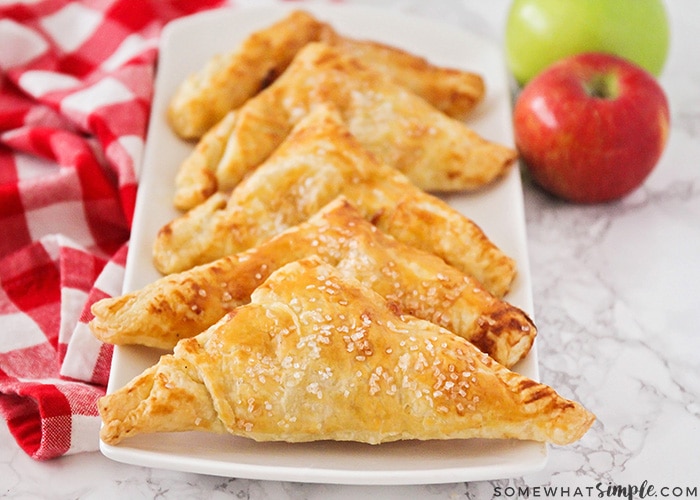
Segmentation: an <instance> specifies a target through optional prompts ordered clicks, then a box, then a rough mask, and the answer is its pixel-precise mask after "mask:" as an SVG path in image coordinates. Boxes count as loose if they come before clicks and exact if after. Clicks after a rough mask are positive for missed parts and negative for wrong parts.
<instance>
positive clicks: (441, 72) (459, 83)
mask: <svg viewBox="0 0 700 500" xmlns="http://www.w3.org/2000/svg"><path fill="white" fill-rule="evenodd" d="M319 41H322V42H324V43H328V44H332V45H334V46H336V47H339V48H341V49H342V50H343V51H345V52H346V53H348V54H351V55H354V56H356V57H359V58H361V59H362V60H363V61H364V62H365V63H366V64H368V65H369V66H371V67H373V68H375V69H376V70H377V71H379V72H381V73H383V74H386V75H388V76H389V77H390V78H391V79H392V80H394V81H396V82H397V83H399V84H401V85H404V86H406V87H408V88H409V89H411V90H412V91H413V92H415V93H416V94H418V95H419V96H421V97H423V98H424V99H426V100H427V101H428V102H430V103H431V104H433V105H434V106H435V107H437V108H438V109H440V110H442V111H444V112H445V113H447V114H449V115H451V116H453V117H456V118H464V117H465V116H466V115H467V114H468V113H469V111H471V110H472V108H473V107H474V106H475V105H476V104H478V103H479V102H480V101H481V100H482V99H483V96H484V92H485V88H484V82H483V79H482V78H481V76H480V75H478V74H477V73H474V72H468V71H461V70H457V69H452V68H443V67H439V66H435V65H433V64H430V63H429V62H428V61H427V60H426V59H424V58H422V57H419V56H416V55H414V54H411V53H409V52H406V51H404V50H401V49H398V48H396V47H391V46H388V45H385V44H381V43H377V42H372V41H364V40H356V39H352V38H348V37H345V36H342V35H340V34H338V33H337V32H336V31H335V30H334V29H333V27H332V26H331V25H330V24H328V23H325V22H322V21H319V20H318V19H316V18H315V17H314V16H312V15H311V14H309V13H308V12H305V11H301V10H296V11H293V12H291V13H290V14H288V15H287V16H285V17H284V18H283V19H281V20H279V21H277V22H275V23H274V24H272V25H270V26H268V27H266V28H263V29H260V30H257V31H255V32H253V33H252V34H251V35H250V36H248V37H246V38H245V39H244V40H243V41H242V42H241V44H240V45H239V46H238V47H236V48H235V50H233V51H231V52H228V53H224V54H218V55H216V56H214V57H213V58H212V59H210V60H209V61H208V62H207V63H206V64H205V65H204V67H203V68H202V69H201V70H200V71H198V72H196V73H193V74H191V75H189V76H188V78H187V79H185V80H184V81H183V82H182V83H181V84H180V86H179V87H178V89H177V90H176V92H175V94H174V95H173V97H172V99H171V101H170V103H169V106H168V119H169V122H170V125H171V127H172V128H173V130H174V131H175V132H176V133H177V134H178V135H179V136H180V137H183V138H185V139H198V138H200V137H201V136H202V135H204V133H206V132H207V131H208V130H209V129H210V128H211V127H213V126H214V124H216V123H218V122H219V121H220V120H221V119H222V118H223V117H224V115H226V113H228V112H229V111H231V110H232V109H236V108H239V107H240V106H242V105H243V103H245V102H246V101H247V100H248V99H250V98H251V97H253V96H255V95H256V94H257V93H258V92H260V91H261V90H262V89H264V88H265V87H267V86H268V85H269V84H270V83H272V82H273V81H274V80H275V79H276V78H277V77H278V76H279V75H280V74H282V72H283V71H284V70H285V69H286V68H287V66H288V65H289V63H290V62H291V61H292V59H294V56H295V55H296V53H297V52H298V51H299V50H301V48H302V47H303V46H304V45H306V44H307V43H310V42H319Z"/></svg>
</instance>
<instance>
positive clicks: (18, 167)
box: [0, 0, 221, 460]
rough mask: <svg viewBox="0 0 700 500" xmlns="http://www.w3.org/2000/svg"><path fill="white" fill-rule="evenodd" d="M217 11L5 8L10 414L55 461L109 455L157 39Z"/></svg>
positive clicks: (0, 21)
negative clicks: (116, 304)
mask: <svg viewBox="0 0 700 500" xmlns="http://www.w3.org/2000/svg"><path fill="white" fill-rule="evenodd" d="M220 3H221V2H220V0H204V1H200V0H179V1H177V0H170V1H159V0H82V1H68V0H43V1H42V0H37V1H33V2H26V1H17V2H16V3H13V2H11V1H10V2H0V67H1V68H2V74H1V75H0V77H1V80H0V228H1V229H0V231H1V233H0V234H1V235H2V236H1V237H0V414H2V416H3V417H4V419H5V421H6V422H7V425H8V427H9V429H10V432H11V433H12V435H13V436H14V437H15V438H16V441H17V443H18V445H19V446H20V447H21V448H22V449H23V450H24V451H26V452H27V454H29V455H30V456H31V457H32V458H34V459H37V460H45V459H50V458H54V457H58V456H61V455H66V454H72V453H78V452H83V451H92V450H96V449H97V448H98V429H99V426H100V419H99V416H98V413H97V409H96V400H97V399H98V398H99V397H100V396H102V395H103V394H104V391H105V385H106V383H107V379H108V376H109V367H110V360H111V355H112V350H111V347H110V346H107V345H104V344H101V343H100V342H99V341H97V340H96V339H95V338H94V337H93V336H92V335H91V334H90V332H89V331H88V327H87V322H88V321H89V320H90V312H89V308H90V305H91V304H92V303H93V302H94V301H95V300H98V299H100V298H102V297H106V296H113V295H116V294H119V293H120V291H121V285H122V279H123V274H124V264H125V260H126V254H127V248H128V239H129V230H130V226H131V219H132V215H133V209H134V200H135V197H136V187H137V172H138V166H139V163H140V158H141V151H142V149H143V144H144V139H145V133H146V126H147V123H148V118H149V110H150V103H151V97H152V89H153V78H154V72H155V62H156V56H157V47H158V37H159V34H160V32H161V30H162V28H163V26H164V25H165V24H166V23H167V22H169V21H170V20H172V19H175V18H177V17H180V16H184V15H188V14H192V13H195V12H196V11H199V10H203V9H209V8H213V7H217V6H219V5H220Z"/></svg>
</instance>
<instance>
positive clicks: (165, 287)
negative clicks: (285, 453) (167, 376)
mask: <svg viewBox="0 0 700 500" xmlns="http://www.w3.org/2000/svg"><path fill="white" fill-rule="evenodd" d="M311 255H317V256H319V257H320V258H321V259H323V260H324V261H325V262H327V263H329V264H331V265H333V266H335V267H336V268H337V269H338V270H339V271H340V273H341V274H342V275H343V276H347V277H349V278H353V279H357V280H358V281H359V282H361V283H362V284H363V285H364V286H367V287H369V288H371V289H372V290H374V291H375V292H377V293H379V294H380V295H381V296H382V297H383V298H384V299H385V300H386V301H387V305H388V306H389V307H391V308H392V309H394V310H395V311H397V312H399V313H402V314H410V315H413V316H416V317H418V318H422V319H425V320H428V321H432V322H434V323H436V324H439V325H441V326H443V327H444V328H447V329H448V330H450V331H452V332H454V333H456V334H457V335H460V336H461V337H464V338H465V339H467V340H469V341H470V342H472V343H473V344H474V345H475V346H476V347H477V348H479V349H480V350H482V351H483V352H485V353H487V354H489V355H490V356H491V357H493V358H494V359H495V360H496V361H498V362H499V363H501V364H503V365H505V366H508V367H511V366H513V365H514V364H516V363H517V362H518V361H520V360H521V359H522V358H523V357H525V355H527V353H528V352H529V350H530V348H531V347H532V344H533V342H534V339H535V335H536V328H535V325H534V324H533V322H532V320H531V319H530V318H529V317H528V316H527V314H526V313H524V312H523V311H522V310H520V309H518V308H516V307H514V306H512V305H510V304H508V303H507V302H504V301H502V300H500V299H497V298H496V297H494V296H493V295H491V294H490V293H488V292H487V291H486V290H484V289H483V287H482V286H481V285H480V284H479V283H478V282H477V281H476V280H474V279H473V278H471V277H469V276H467V275H465V274H464V273H462V272H460V271H459V270H457V269H456V268H454V267H452V266H450V265H448V264H446V263H445V262H444V261H443V260H442V259H440V258H439V257H437V256H435V255H432V254H429V253H427V252H424V251H422V250H420V249H417V248H414V247H411V246H408V245H405V244H403V243H401V242H399V241H397V240H395V239H394V238H392V237H391V236H389V235H387V234H385V233H383V232H382V231H380V230H379V229H377V228H376V226H374V225H372V224H371V223H370V222H368V221H366V220H365V219H363V218H362V216H361V214H360V213H359V212H358V211H357V209H356V208H355V207H353V206H352V205H351V204H350V203H349V202H348V201H347V200H345V199H343V198H339V199H336V200H334V201H333V202H331V203H330V204H329V205H327V206H326V207H324V208H323V209H322V210H321V211H319V212H318V213H317V214H315V215H313V216H312V217H311V218H310V219H309V220H308V221H307V222H303V223H301V224H299V225H297V226H294V227H292V228H290V229H288V230H286V231H284V232H282V233H281V234H279V235H277V236H275V237H273V238H271V239H269V240H267V241H265V242H264V243H262V244H260V245H258V246H256V247H253V248H251V249H250V250H248V251H245V252H242V253H237V254H234V255H230V256H227V257H223V258H221V259H218V260H216V261H214V262H211V263H209V264H205V265H202V266H197V267H195V268H192V269H190V270H187V271H184V272H182V273H177V274H173V275H169V276H164V277H163V278H161V279H159V280H157V281H156V282H154V283H151V284H149V285H147V286H146V287H144V288H142V289H140V290H137V291H134V292H131V293H127V294H124V295H122V296H119V297H115V298H106V299H103V300H101V301H98V302H96V303H95V304H93V306H92V313H93V315H94V318H93V320H92V321H91V322H90V327H91V329H92V331H93V333H94V334H95V336H96V337H97V338H99V339H100V340H102V341H105V342H109V343H112V344H142V345H147V346H151V347H158V348H163V349H172V348H173V347H174V346H175V344H176V343H177V342H178V341H179V340H180V339H183V338H187V337H193V336H195V335H197V334H199V333H201V332H202V331H204V330H205V329H207V328H208V327H209V326H211V325H212V324H214V323H215V322H216V321H218V320H219V319H220V318H221V317H222V316H224V315H225V314H226V313H228V312H230V311H232V310H233V309H235V308H236V307H238V306H241V305H244V304H247V303H248V302H249V301H250V296H251V294H252V293H253V291H254V290H255V288H256V287H257V286H259V285H260V284H261V283H262V282H263V281H264V280H265V279H267V277H268V276H269V275H270V274H271V273H272V272H273V271H275V270H277V269H279V268H280V267H281V266H283V265H285V264H287V263H290V262H292V261H295V260H298V259H301V258H305V257H308V256H311Z"/></svg>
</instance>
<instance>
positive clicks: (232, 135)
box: [174, 43, 517, 210]
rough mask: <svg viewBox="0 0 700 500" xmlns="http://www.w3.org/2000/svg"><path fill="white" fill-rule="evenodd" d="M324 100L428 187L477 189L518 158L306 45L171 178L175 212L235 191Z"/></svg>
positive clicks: (338, 57) (335, 55) (337, 54)
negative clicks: (174, 185) (313, 108)
mask: <svg viewBox="0 0 700 500" xmlns="http://www.w3.org/2000/svg"><path fill="white" fill-rule="evenodd" d="M322 103H332V104H333V105H334V106H335V107H336V108H337V109H338V110H339V112H340V114H341V116H342V118H343V120H344V122H345V123H346V125H347V127H348V129H349V130H350V132H351V133H352V134H353V135H354V136H355V137H356V138H357V140H358V141H359V142H360V143H361V144H362V145H363V146H364V147H365V149H367V150H369V151H370V152H372V153H373V154H375V155H377V157H378V158H379V159H380V160H382V161H384V162H385V163H387V164H389V165H391V166H393V167H395V168H397V169H398V170H400V171H402V172H403V173H404V174H406V176H407V177H408V178H409V179H411V181H412V182H414V183H415V184H416V185H417V186H418V187H420V188H421V189H425V190H427V191H462V190H474V189H478V188H481V187H483V186H485V185H486V184H489V183H490V182H492V181H494V179H496V178H498V177H500V176H501V175H503V174H504V173H505V172H506V171H507V169H508V167H509V166H510V165H511V164H512V163H513V162H514V160H515V158H516V156H517V154H516V152H515V150H514V149H512V148H510V147H506V146H504V145H501V144H498V143H495V142H492V141H488V140H486V139H484V138H483V137H481V136H480V135H479V134H477V133H476V132H475V131H474V130H472V129H470V128H469V127H468V126H467V125H466V124H465V123H464V122H461V121H458V120H455V119H453V118H450V117H448V116H447V115H445V114H444V113H442V112H440V111H439V110H437V109H436V108H434V107H433V106H431V105H430V104H429V103H428V102H427V101H425V100H423V99H421V98H420V97H418V96H416V95H415V94H413V93H412V92H411V91H409V90H407V89H406V88H404V87H402V86H400V85H397V84H395V83H393V82H392V81H391V80H390V79H388V78H386V77H385V76H384V75H382V74H378V73H375V72H374V71H371V70H369V69H368V68H367V67H366V66H364V65H363V64H362V63H361V62H360V61H359V60H358V59H355V58H354V57H351V56H348V55H346V54H344V53H343V51H341V50H339V49H336V48H335V47H331V46H328V45H325V44H322V43H310V44H308V45H306V46H304V48H303V49H302V50H301V51H300V52H299V53H298V54H297V56H296V57H295V59H294V60H293V61H292V63H291V65H290V66H289V67H288V68H287V70H286V71H285V72H284V73H283V74H282V75H281V76H280V77H279V78H278V79H277V80H276V81H275V82H274V83H273V84H272V85H271V86H269V87H268V88H267V89H265V90H264V91H263V92H261V93H259V94H258V95H256V96H255V97H254V98H252V99H250V100H248V101H247V102H246V103H245V104H244V105H243V106H241V107H240V108H238V109H237V110H235V111H231V112H230V114H228V115H227V116H225V117H224V118H223V119H222V120H221V122H220V123H219V124H217V125H216V126H214V127H213V128H212V129H211V130H210V131H209V132H207V134H206V135H205V136H204V137H203V138H202V139H201V140H200V142H199V143H198V144H197V146H196V147H195V148H194V150H193V151H192V152H191V154H190V155H189V156H188V157H187V158H185V160H184V161H183V163H182V164H181V165H180V167H179V171H178V174H177V177H176V180H175V182H176V193H175V198H174V203H175V206H176V207H178V208H179V209H182V210H186V209H189V208H192V207H193V206H195V205H197V204H199V203H201V202H203V201H204V199H206V198H207V197H208V196H210V195H211V194H212V193H214V192H216V191H224V192H226V191H229V190H231V189H232V188H234V187H235V186H236V185H237V184H238V183H239V182H240V181H241V179H243V178H244V177H245V176H246V175H247V174H248V173H249V172H251V171H252V170H253V169H255V168H256V167H257V166H258V165H260V164H261V163H262V162H263V161H265V159H266V158H267V157H268V156H269V155H270V154H271V153H272V152H273V151H274V149H275V148H276V147H277V146H278V145H279V144H280V143H281V142H282V141H284V139H285V137H286V136H287V135H288V134H289V132H290V130H291V129H292V127H293V126H294V125H295V124H296V123H298V122H299V120H301V119H302V118H303V117H304V116H305V115H306V114H307V113H308V112H309V111H310V109H311V108H312V107H313V106H314V105H318V104H322Z"/></svg>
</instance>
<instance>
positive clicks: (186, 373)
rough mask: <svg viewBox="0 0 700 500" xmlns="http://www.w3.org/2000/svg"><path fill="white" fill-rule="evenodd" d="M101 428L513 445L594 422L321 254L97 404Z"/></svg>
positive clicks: (576, 432)
mask: <svg viewBox="0 0 700 500" xmlns="http://www.w3.org/2000/svg"><path fill="white" fill-rule="evenodd" d="M99 410H100V414H101V416H102V420H103V423H104V425H103V427H102V430H101V433H100V436H101V438H102V440H103V441H104V442H105V443H108V444H112V445H114V444H118V443H119V442H120V441H122V440H123V439H125V438H127V437H131V436H135V435H137V434H142V433H154V432H167V431H191V430H203V431H210V432H216V433H231V434H234V435H237V436H243V437H247V438H252V439H254V440H257V441H287V442H305V441H318V440H337V441H357V442H363V443H370V444H378V443H383V442H389V441H396V440H406V439H416V440H428V439H457V438H513V439H525V440H536V441H542V442H551V443H556V444H568V443H571V442H573V441H575V440H577V439H579V438H580V437H581V436H582V435H583V434H584V433H585V432H586V431H587V430H588V428H589V427H590V426H591V424H592V422H593V420H594V416H593V415H592V414H591V413H589V412H588V411H587V410H586V409H585V408H583V407H582V406H581V405H580V404H579V403H577V402H574V401H570V400H567V399H564V398H563V397H561V396H559V395H558V394H557V393H556V392H555V391H554V390H553V389H552V388H551V387H548V386H546V385H543V384H540V383H537V382H536V381H534V380H531V379H529V378H527V377H524V376H522V375H519V374H517V373H515V372H512V371H510V370H508V369H507V368H505V367H503V366H501V365H500V364H498V363H496V362H495V361H493V359H491V358H490V357H489V356H487V355H486V354H484V353H482V352H480V351H479V350H477V349H476V348H475V347H474V346H473V345H472V344H470V343H469V342H467V341H465V340H464V339H463V338H461V337H458V336H456V335H454V334H453V333H451V332H449V331H447V330H445V329H443V328H441V327H439V326H437V325H435V324H434V323H430V322H428V321H424V320H419V319H416V318H413V317H410V316H401V315H398V314H396V313H394V312H393V311H392V309H391V308H389V307H387V305H386V303H385V302H384V300H383V299H382V298H381V297H380V296H379V295H377V294H375V293H374V292H372V291H371V290H370V289H368V288H365V287H363V286H362V285H360V284H359V283H358V282H356V281H354V280H350V279H346V278H343V277H342V276H341V275H340V273H339V272H338V271H337V270H336V269H335V268H334V267H332V266H330V265H329V264H324V263H322V262H321V261H320V260H319V259H317V258H309V259H304V260H301V261H296V262H293V263H290V264H287V265H286V266H284V267H282V268H280V269H279V270H278V271H276V272H275V273H273V274H272V275H271V276H270V277H269V278H268V280H267V281H266V282H265V283H264V284H263V285H261V286H260V287H259V288H258V289H257V290H256V291H255V292H254V293H253V296H252V300H251V303H250V304H248V305H246V306H242V307H240V308H238V309H236V310H235V311H233V312H232V313H230V314H228V315H226V316H225V317H224V318H222V320H221V321H220V322H218V323H216V324H215V325H213V326H212V327H211V328H209V329H208V330H206V331H205V332H203V333H202V334H200V335H198V336H197V337H193V338H190V339H185V340H182V341H180V342H179V343H178V344H177V346H176V347H175V350H174V352H173V354H168V355H164V356H162V357H161V359H160V361H159V362H158V363H157V364H156V365H154V366H153V367H152V368H150V369H148V370H146V371H145V372H144V373H143V374H141V375H140V376H137V377H136V378H134V379H133V380H132V381H131V382H129V383H128V384H127V385H126V386H125V387H123V388H121V389H119V390H117V391H116V392H114V393H112V394H110V395H107V396H105V397H103V398H102V399H100V401H99Z"/></svg>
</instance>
